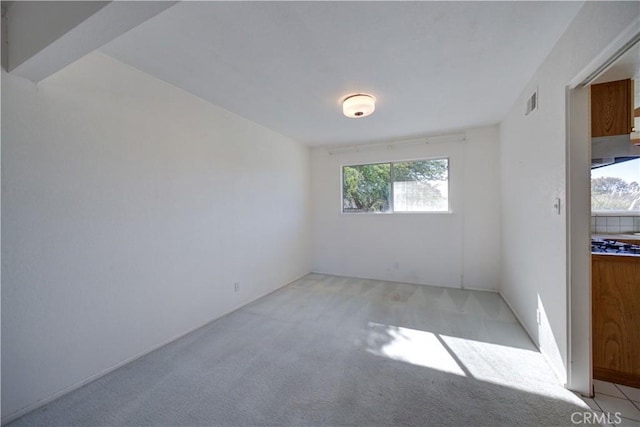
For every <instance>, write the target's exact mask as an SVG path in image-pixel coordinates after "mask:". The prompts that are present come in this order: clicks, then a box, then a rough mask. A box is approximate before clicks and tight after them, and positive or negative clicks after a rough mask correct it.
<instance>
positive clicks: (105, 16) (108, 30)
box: [6, 1, 177, 82]
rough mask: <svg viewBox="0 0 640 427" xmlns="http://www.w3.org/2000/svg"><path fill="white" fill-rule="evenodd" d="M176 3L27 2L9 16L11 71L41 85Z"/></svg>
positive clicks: (16, 6)
mask: <svg viewBox="0 0 640 427" xmlns="http://www.w3.org/2000/svg"><path fill="white" fill-rule="evenodd" d="M176 3H177V2H175V1H140V2H138V1H125V2H119V1H113V2H109V1H73V2H66V1H33V2H31V1H28V2H27V1H25V2H12V3H11V4H10V6H9V8H8V10H7V12H6V13H7V17H6V25H7V32H6V34H7V42H8V43H7V51H8V52H7V55H8V56H7V69H8V71H9V72H11V73H13V74H16V75H19V76H21V77H24V78H26V79H29V80H31V81H34V82H39V81H41V80H43V79H45V78H47V77H48V76H50V75H51V74H53V73H55V72H56V71H59V70H61V69H62V68H64V67H65V66H67V65H69V64H71V63H72V62H74V61H76V60H78V59H80V58H81V57H83V56H84V55H86V54H87V53H89V52H92V51H93V50H95V49H98V48H99V47H101V46H103V45H104V44H106V43H108V42H109V41H111V40H113V39H115V38H116V37H118V36H120V35H121V34H124V33H125V32H127V31H128V30H130V29H132V28H134V27H136V26H138V25H140V24H141V23H143V22H144V21H146V20H148V19H149V18H152V17H153V16H155V15H157V14H158V13H160V12H162V11H164V10H165V9H167V8H169V7H171V6H173V5H174V4H176Z"/></svg>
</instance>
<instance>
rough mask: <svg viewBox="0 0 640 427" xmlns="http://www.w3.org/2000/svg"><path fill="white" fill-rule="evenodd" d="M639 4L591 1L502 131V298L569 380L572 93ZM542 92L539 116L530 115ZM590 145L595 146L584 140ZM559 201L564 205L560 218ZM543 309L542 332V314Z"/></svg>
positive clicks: (560, 373)
mask: <svg viewBox="0 0 640 427" xmlns="http://www.w3.org/2000/svg"><path fill="white" fill-rule="evenodd" d="M639 12H640V7H638V3H637V2H603V3H600V2H597V3H596V2H586V3H585V5H584V6H583V8H582V9H581V10H580V12H579V13H578V15H577V16H576V18H575V19H574V21H573V22H572V23H571V25H570V26H569V27H568V29H567V31H566V32H565V33H564V34H563V36H562V37H561V38H560V40H559V42H558V44H557V45H556V46H555V47H554V49H553V50H552V52H551V53H550V55H549V56H548V57H547V59H546V60H545V61H544V62H543V64H541V66H540V68H539V69H538V71H537V72H536V73H535V75H534V76H533V78H532V79H531V81H530V83H529V84H528V86H527V88H526V89H525V91H524V92H523V93H522V94H521V95H520V96H519V98H518V100H517V102H516V103H515V104H514V106H513V108H512V109H511V111H510V112H509V113H508V115H507V116H506V118H505V119H504V121H503V122H502V123H501V125H500V168H501V189H502V274H501V292H502V294H503V296H504V297H505V299H506V300H507V301H508V302H509V304H510V305H511V307H512V308H513V309H514V311H515V312H516V314H517V315H518V317H519V318H520V320H521V322H522V323H523V325H524V327H525V328H526V329H527V330H528V332H529V334H530V335H531V336H532V337H533V339H534V341H536V342H537V344H538V345H539V347H540V349H541V351H542V353H543V354H544V355H545V356H546V357H547V359H548V360H549V361H550V362H551V365H552V366H553V367H554V369H555V370H556V373H557V374H558V376H559V378H560V379H561V380H563V381H564V380H566V368H567V256H566V247H567V246H566V244H567V239H566V233H567V226H566V221H567V218H566V214H565V209H564V205H565V188H566V179H565V174H566V155H565V150H566V126H567V123H566V110H565V109H566V102H565V87H566V86H567V85H568V84H569V82H570V81H571V80H572V79H573V78H574V77H575V76H576V75H577V74H578V73H579V72H581V71H582V69H583V68H585V67H586V66H587V65H588V64H589V62H590V61H591V60H592V59H593V58H595V57H596V55H598V54H599V53H600V52H601V51H602V50H603V49H604V48H605V47H606V46H607V45H608V44H609V43H610V42H611V41H612V40H613V39H614V38H615V37H616V36H617V35H618V34H619V33H620V32H622V31H623V30H624V29H625V27H627V25H629V24H630V23H631V22H632V21H633V19H634V18H636V17H637V16H638V13H639ZM535 87H538V89H539V110H538V111H537V112H535V113H533V114H531V115H529V116H525V115H524V111H525V100H526V98H527V97H528V96H529V95H530V94H531V92H532V91H533V89H534V88H535ZM584 143H585V144H588V141H584ZM555 198H560V199H561V200H562V205H563V209H562V212H561V214H560V215H558V214H557V213H555V212H554V209H553V203H554V199H555ZM538 309H539V310H541V313H542V316H541V317H542V322H541V325H538V324H537V321H536V310H538Z"/></svg>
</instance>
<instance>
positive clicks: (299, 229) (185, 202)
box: [2, 53, 310, 421]
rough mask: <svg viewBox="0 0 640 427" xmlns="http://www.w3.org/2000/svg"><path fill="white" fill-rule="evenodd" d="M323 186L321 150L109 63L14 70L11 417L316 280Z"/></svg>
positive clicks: (10, 94) (5, 148)
mask: <svg viewBox="0 0 640 427" xmlns="http://www.w3.org/2000/svg"><path fill="white" fill-rule="evenodd" d="M309 186H310V183H309V150H308V148H306V147H303V146H301V145H299V144H298V143H296V142H294V141H292V140H290V139H288V138H286V137H284V136H282V135H279V134H277V133H274V132H272V131H270V130H267V129H265V128H263V127H261V126H259V125H256V124H254V123H252V122H249V121H247V120H245V119H243V118H240V117H238V116H235V115H233V114H231V113H229V112H227V111H225V110H222V109H220V108H218V107H216V106H213V105H211V104H210V103H207V102H205V101H203V100H201V99H199V98H197V97H195V96H192V95H190V94H188V93H186V92H184V91H181V90H179V89H177V88H175V87H172V86H170V85H168V84H166V83H163V82H161V81H159V80H156V79H154V78H152V77H150V76H148V75H146V74H144V73H141V72H139V71H137V70H135V69H132V68H130V67H128V66H126V65H124V64H122V63H120V62H117V61H115V60H114V59H112V58H109V57H107V56H104V55H102V54H99V53H93V54H90V55H89V56H87V57H85V58H83V59H82V60H80V61H78V62H76V63H74V64H72V65H71V66H69V67H67V68H66V69H64V70H62V71H61V72H59V73H57V74H55V75H54V76H52V77H50V78H49V79H47V80H45V81H44V82H42V83H40V84H39V85H37V86H36V85H34V84H32V83H31V82H29V81H26V80H24V79H21V78H19V77H16V76H13V75H10V74H6V73H5V72H4V71H3V73H2V253H3V257H2V350H3V351H2V373H3V375H2V417H3V420H5V421H6V420H7V419H9V418H12V417H14V416H15V415H17V414H20V413H22V412H24V411H25V410H27V409H30V408H33V407H34V406H37V405H38V404H39V403H42V402H43V399H44V400H45V401H46V399H48V398H50V397H51V396H54V395H56V394H57V393H59V392H61V391H63V390H65V388H68V387H72V386H74V385H75V384H78V383H80V382H82V381H85V380H87V379H88V378H91V377H92V376H95V375H97V374H99V373H101V372H104V371H105V370H108V369H110V368H111V367H113V366H114V365H117V364H119V363H121V362H123V361H126V360H129V359H131V358H132V357H135V356H136V355H139V354H141V353H143V352H146V351H148V350H150V349H152V348H154V347H156V346H158V345H160V344H162V343H164V342H166V341H167V340H170V339H172V338H173V337H176V336H178V335H180V334H183V333H185V332H187V331H189V330H192V329H193V328H196V327H198V326H200V325H203V324H205V323H207V322H209V321H211V320H212V319H215V318H217V317H219V316H221V315H223V314H225V313H227V312H229V311H231V310H233V309H234V308H237V307H239V306H240V305H243V304H245V303H247V302H249V301H251V300H253V299H255V298H257V297H259V296H261V295H264V294H266V293H268V292H270V291H273V290H275V289H277V288H279V287H281V286H282V285H284V284H286V283H288V282H290V281H292V280H294V279H296V278H298V277H300V276H302V275H304V274H306V273H308V272H309V271H310V236H309V228H310V224H309V218H310V211H309V208H310V202H309ZM236 281H237V282H239V283H240V292H238V293H234V290H233V288H234V286H233V284H234V282H236Z"/></svg>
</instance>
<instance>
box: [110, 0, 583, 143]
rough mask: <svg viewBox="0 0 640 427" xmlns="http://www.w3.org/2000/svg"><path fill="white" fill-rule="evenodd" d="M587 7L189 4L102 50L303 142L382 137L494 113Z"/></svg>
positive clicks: (495, 118) (462, 123) (472, 122)
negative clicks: (361, 102) (347, 103)
mask: <svg viewBox="0 0 640 427" xmlns="http://www.w3.org/2000/svg"><path fill="white" fill-rule="evenodd" d="M581 6H582V2H182V3H179V4H177V5H176V6H173V7H171V8H169V9H168V10H166V11H165V12H162V13H161V14H159V15H157V16H156V17H154V18H152V19H150V20H148V21H147V22H145V23H143V24H142V25H140V26H139V27H136V28H134V29H133V30H131V31H129V32H127V33H125V34H124V35H123V36H121V37H119V38H118V39H116V40H114V41H112V42H111V43H109V44H108V45H106V46H104V47H103V48H102V49H101V51H102V52H104V53H106V54H108V55H110V56H112V57H114V58H116V59H118V60H120V61H122V62H124V63H127V64H129V65H131V66H133V67H135V68H138V69H140V70H142V71H144V72H147V73H149V74H151V75H153V76H156V77H158V78H160V79H162V80H165V81H167V82H169V83H171V84H173V85H175V86H178V87H180V88H183V89H185V90H187V91H189V92H191V93H193V94H195V95H198V96H200V97H202V98H204V99H207V100H209V101H211V102H212V103H214V104H216V105H219V106H221V107H223V108H225V109H227V110H230V111H232V112H235V113H237V114H239V115H241V116H244V117H246V118H248V119H249V120H252V121H254V122H256V123H259V124H261V125H263V126H266V127H268V128H271V129H273V130H275V131H278V132H280V133H282V134H285V135H288V136H290V137H292V138H295V139H296V140H298V141H301V142H303V143H306V144H308V145H335V144H349V143H363V142H369V141H385V140H390V139H398V138H399V139H403V138H410V137H416V136H422V135H428V134H437V133H442V132H447V131H450V130H453V129H461V128H466V127H472V126H477V125H485V124H493V123H497V122H499V121H500V120H501V119H502V117H503V116H504V115H505V114H506V112H507V111H508V110H509V109H510V108H511V107H512V105H513V103H514V102H515V100H516V98H517V97H518V95H519V94H520V92H521V91H522V90H523V89H524V86H525V85H526V84H527V82H528V81H529V80H530V78H531V76H533V74H534V72H535V70H536V69H537V67H538V66H539V65H540V64H541V63H542V61H543V60H544V58H545V57H546V55H547V54H548V53H549V52H550V50H551V48H552V47H553V46H554V44H555V43H556V42H557V40H558V39H559V37H560V35H561V34H562V33H563V32H564V30H565V29H566V27H567V26H568V24H569V23H570V21H571V20H572V19H573V17H574V16H575V15H576V13H577V12H578V10H579V9H580V7H581ZM357 92H367V93H371V94H373V95H374V96H375V97H376V98H377V100H378V103H377V109H376V112H375V113H374V114H373V115H372V116H369V117H366V118H362V119H348V118H346V117H344V116H342V113H341V107H340V103H339V99H340V98H341V97H343V96H344V95H347V94H351V93H357Z"/></svg>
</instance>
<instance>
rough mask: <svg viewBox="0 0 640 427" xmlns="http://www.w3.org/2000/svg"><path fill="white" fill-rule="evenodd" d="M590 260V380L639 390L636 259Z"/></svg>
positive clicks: (639, 260) (639, 261)
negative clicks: (591, 358) (591, 313)
mask: <svg viewBox="0 0 640 427" xmlns="http://www.w3.org/2000/svg"><path fill="white" fill-rule="evenodd" d="M591 259H592V310H593V316H592V328H593V330H592V333H593V335H592V341H593V377H594V378H596V379H599V380H604V381H611V382H615V383H618V384H625V385H628V386H631V387H640V257H637V256H636V257H634V256H618V255H596V254H594V255H592V256H591Z"/></svg>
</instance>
